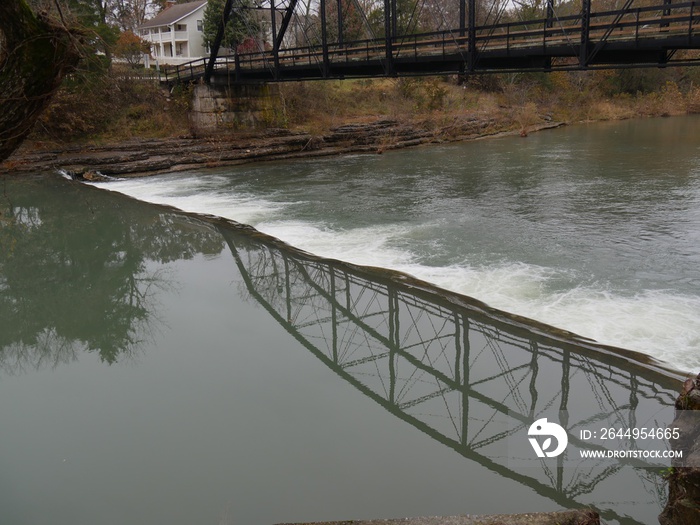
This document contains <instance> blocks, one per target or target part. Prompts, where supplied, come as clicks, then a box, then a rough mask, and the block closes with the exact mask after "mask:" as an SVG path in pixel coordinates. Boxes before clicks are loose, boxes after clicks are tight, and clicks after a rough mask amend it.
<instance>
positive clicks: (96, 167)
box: [0, 116, 563, 180]
mask: <svg viewBox="0 0 700 525" xmlns="http://www.w3.org/2000/svg"><path fill="white" fill-rule="evenodd" d="M561 125H563V124H562V123H560V122H551V121H550V122H542V123H540V124H536V125H533V126H530V127H529V128H528V129H527V132H533V131H539V130H542V129H549V128H554V127H558V126H561ZM503 134H524V133H523V129H522V128H520V127H519V126H517V124H516V123H514V122H508V121H506V122H503V121H498V120H496V119H494V118H490V117H479V116H473V117H459V118H455V119H454V120H453V121H452V122H450V123H449V124H448V125H446V126H441V127H436V126H434V125H433V124H429V123H415V122H411V123H408V122H401V121H398V120H389V119H380V120H375V121H373V122H369V123H351V124H346V125H342V126H339V127H336V128H332V129H331V130H330V131H329V132H328V133H326V134H323V135H312V134H310V133H306V132H302V131H289V130H285V129H268V130H263V131H258V132H245V133H244V132H238V133H232V134H229V135H220V136H216V137H208V138H169V139H142V140H137V139H135V140H131V141H126V142H120V143H115V144H104V145H90V144H85V145H71V146H67V147H47V146H46V145H43V144H41V143H31V142H29V143H27V144H25V145H24V146H23V147H22V148H21V149H20V150H18V151H17V152H16V153H15V154H14V155H13V156H12V157H10V159H8V160H7V161H5V162H4V163H2V164H0V174H22V173H28V172H45V171H51V170H64V171H66V172H67V173H69V174H70V175H72V176H74V177H76V178H83V179H88V180H92V179H99V178H100V176H101V175H107V176H119V177H127V176H132V177H133V176H145V175H151V174H157V173H162V172H166V171H182V170H186V169H196V168H207V167H216V166H226V165H236V164H244V163H248V162H254V161H261V160H284V159H297V158H303V157H320V156H330V155H340V154H344V153H358V152H365V153H383V152H384V151H388V150H392V149H400V148H406V147H411V146H418V145H421V144H430V143H444V142H453V141H461V140H475V139H479V138H484V137H489V136H495V135H503Z"/></svg>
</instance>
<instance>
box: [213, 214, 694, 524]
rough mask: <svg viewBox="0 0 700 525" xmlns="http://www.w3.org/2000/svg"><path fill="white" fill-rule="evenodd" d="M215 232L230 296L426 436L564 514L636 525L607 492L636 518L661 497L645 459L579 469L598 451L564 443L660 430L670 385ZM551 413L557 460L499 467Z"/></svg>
mask: <svg viewBox="0 0 700 525" xmlns="http://www.w3.org/2000/svg"><path fill="white" fill-rule="evenodd" d="M220 231H221V233H222V235H223V237H224V239H225V240H226V242H227V244H228V247H229V249H230V251H231V253H232V255H233V258H234V260H235V263H236V265H237V267H238V270H239V272H240V275H241V276H242V282H243V287H244V290H242V293H243V294H244V295H247V296H249V297H252V298H254V299H255V300H256V301H257V302H258V303H259V304H260V305H262V307H263V308H264V309H265V310H267V312H269V314H270V315H271V316H272V317H273V318H274V319H275V320H276V321H277V322H278V323H279V324H280V325H281V326H282V327H283V328H284V329H285V330H286V331H287V332H288V333H289V334H290V335H291V336H292V337H294V338H295V339H296V340H297V341H299V342H300V343H301V344H302V345H303V346H304V347H305V348H306V349H308V350H309V352H311V354H313V355H314V356H315V357H316V358H318V359H319V360H320V361H322V362H323V363H324V364H325V365H326V366H327V367H328V368H329V369H330V370H332V371H333V372H334V373H335V374H337V375H338V376H340V377H341V378H343V379H344V380H345V381H347V382H348V383H350V384H351V385H353V386H354V387H355V388H357V390H359V391H360V392H362V393H363V394H364V395H366V396H367V397H368V398H369V399H371V400H372V401H374V402H376V403H378V404H379V405H381V406H382V407H384V408H385V409H386V410H388V411H389V412H390V413H391V414H393V415H394V416H396V417H398V418H400V419H402V420H403V421H405V422H407V423H408V424H410V425H411V426H413V427H415V428H416V429H418V430H420V431H422V432H424V433H425V434H427V435H428V436H429V437H430V438H432V439H434V440H436V441H438V442H439V443H442V444H443V445H445V446H447V447H449V448H451V449H453V450H454V451H455V452H457V453H458V454H460V455H462V456H463V457H465V458H467V459H469V460H472V461H475V462H477V463H479V464H481V465H483V466H485V467H486V468H488V469H490V470H492V471H493V472H496V473H497V474H500V475H502V476H504V477H506V478H509V479H512V480H515V481H516V482H519V483H523V484H526V485H527V486H530V487H532V488H533V489H534V490H535V491H536V492H537V493H539V494H540V495H542V496H544V497H547V498H549V499H551V500H552V501H554V502H556V503H557V504H558V505H560V506H562V507H564V508H576V507H580V506H582V505H596V506H598V509H599V511H600V512H601V517H602V518H604V519H605V520H616V522H617V523H620V524H638V523H640V522H641V520H640V521H637V518H635V517H634V516H629V515H625V514H621V513H619V512H618V511H617V510H615V503H614V498H615V496H614V495H615V494H619V492H620V487H625V490H629V492H628V494H634V496H633V500H634V501H635V502H638V503H639V504H638V505H637V506H636V508H637V509H639V511H640V512H641V516H642V517H645V516H647V517H648V515H649V512H650V510H649V506H644V505H643V504H642V500H643V497H642V495H643V494H645V493H646V494H648V495H649V498H650V500H653V501H654V502H656V503H658V501H659V500H663V498H664V496H663V495H661V494H660V493H662V492H663V491H664V488H663V483H661V484H655V482H654V481H653V479H654V475H653V474H650V473H649V471H648V469H647V468H646V467H648V466H649V465H648V464H646V463H643V462H636V463H634V464H633V465H632V464H626V463H625V461H619V462H617V463H615V462H613V461H611V460H607V459H606V460H586V461H585V462H580V461H581V460H577V459H576V458H577V457H579V452H578V451H579V450H586V449H588V450H597V449H601V450H603V449H602V448H601V447H600V446H598V445H596V444H592V443H589V442H586V441H584V440H581V439H578V438H577V437H576V436H579V435H580V434H579V430H580V429H586V428H587V429H590V428H597V427H598V426H600V425H611V426H614V427H616V428H634V427H652V426H653V427H655V428H658V427H659V426H661V427H664V428H665V425H666V424H668V423H670V422H671V420H672V419H673V417H674V408H673V404H674V399H675V397H676V395H677V389H678V386H679V385H680V381H679V378H678V377H676V376H674V375H673V374H670V373H666V372H664V371H661V370H660V369H658V368H655V367H654V366H653V365H645V364H642V363H640V362H637V361H635V360H634V359H628V358H626V357H624V356H623V355H620V354H616V353H614V352H611V351H609V349H605V348H604V347H599V346H596V345H593V344H588V343H586V342H585V341H583V340H578V341H576V340H575V338H569V339H568V340H567V338H566V337H561V336H551V335H547V333H546V330H545V329H544V328H543V327H542V326H539V327H538V326H537V325H536V323H533V324H532V325H530V326H528V325H527V324H525V323H524V322H522V320H520V321H517V320H514V319H513V318H510V317H509V316H508V315H507V314H502V313H500V314H499V313H498V312H496V311H488V310H489V309H488V307H485V305H482V307H478V305H477V306H474V305H472V306H469V303H468V302H463V303H462V304H461V305H460V304H459V302H460V299H459V296H450V294H448V293H446V294H445V295H439V294H437V293H435V292H432V291H430V290H429V289H428V288H427V287H422V285H421V284H420V283H419V284H415V283H413V285H411V283H412V281H411V280H410V278H407V277H397V276H396V275H398V274H395V275H394V277H393V278H392V277H391V276H390V275H387V274H386V273H382V272H381V271H375V272H372V271H367V270H366V269H360V268H354V267H352V266H348V265H342V264H340V263H337V262H332V261H327V260H323V259H319V258H314V257H312V256H308V255H306V254H303V253H296V252H294V251H289V250H287V249H286V248H278V247H276V246H275V244H269V243H267V242H259V241H258V240H256V239H254V238H248V237H244V236H240V235H238V234H236V233H234V232H233V231H232V230H231V229H230V228H229V227H228V226H226V227H222V228H220ZM450 297H452V299H450ZM461 301H465V300H464V298H462V299H461ZM474 304H477V303H476V302H475V303H474ZM553 333H554V332H553ZM552 411H554V413H555V414H557V413H558V414H560V416H561V417H566V418H567V419H566V420H565V421H563V420H560V423H561V424H562V425H563V426H565V427H566V428H567V430H568V432H569V435H570V438H569V448H567V452H566V454H567V456H566V457H567V459H566V460H565V461H564V460H563V459H561V458H562V457H563V456H560V457H559V458H557V460H556V463H555V464H552V463H551V460H550V461H549V463H547V462H545V461H540V460H538V459H537V458H534V464H529V465H524V464H522V463H520V461H519V458H513V455H514V454H517V451H516V450H515V449H514V448H513V443H514V442H517V443H521V444H523V445H524V446H525V447H526V449H525V450H526V452H527V451H529V457H532V455H533V454H532V449H527V447H529V443H527V441H526V440H525V438H524V436H526V435H527V431H528V428H529V426H530V425H531V424H532V423H533V422H534V421H535V420H536V419H539V418H540V417H542V414H550V415H551V413H552ZM562 411H564V412H562ZM658 445H659V444H658V442H657V443H655V444H654V446H658ZM635 446H636V445H635ZM639 446H643V445H639ZM520 459H522V458H520ZM524 467H525V468H524ZM527 467H532V468H527ZM657 479H658V478H657ZM623 492H624V491H623ZM623 498H624V496H623ZM600 502H607V504H609V505H610V507H609V508H605V506H606V505H605V504H603V505H600ZM651 509H652V510H651V512H654V511H655V512H654V514H657V513H658V512H659V511H660V508H659V509H654V507H653V504H652V507H651ZM645 513H646V514H645ZM608 522H609V521H608Z"/></svg>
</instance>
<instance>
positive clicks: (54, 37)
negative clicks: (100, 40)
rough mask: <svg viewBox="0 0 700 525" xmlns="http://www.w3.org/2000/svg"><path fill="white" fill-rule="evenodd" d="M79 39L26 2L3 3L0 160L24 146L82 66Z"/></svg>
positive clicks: (6, 0)
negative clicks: (66, 78) (68, 79)
mask: <svg viewBox="0 0 700 525" xmlns="http://www.w3.org/2000/svg"><path fill="white" fill-rule="evenodd" d="M78 38H79V37H78V35H77V33H75V32H71V31H70V30H69V29H67V28H66V27H65V25H63V24H61V23H59V22H57V21H55V20H51V19H50V18H49V16H48V14H46V13H39V14H35V13H34V12H33V11H32V10H31V9H30V8H29V6H28V5H27V2H26V0H1V1H0V161H3V160H5V159H6V158H7V157H9V156H10V155H11V154H12V152H13V151H14V150H15V149H17V148H18V147H19V145H20V144H21V143H22V141H23V140H24V139H25V138H26V136H27V135H28V134H29V132H30V130H31V129H32V126H33V125H34V122H36V119H37V118H38V117H39V115H40V113H41V111H42V110H43V109H44V108H45V107H46V105H47V104H48V103H49V101H50V99H51V96H52V95H53V94H54V92H55V91H56V89H57V88H58V86H59V85H60V83H61V80H62V79H63V77H64V76H65V75H66V74H67V73H69V72H70V71H71V70H72V69H73V68H74V67H75V65H76V64H77V62H78V59H79V58H80V55H79V50H78V43H79V42H78Z"/></svg>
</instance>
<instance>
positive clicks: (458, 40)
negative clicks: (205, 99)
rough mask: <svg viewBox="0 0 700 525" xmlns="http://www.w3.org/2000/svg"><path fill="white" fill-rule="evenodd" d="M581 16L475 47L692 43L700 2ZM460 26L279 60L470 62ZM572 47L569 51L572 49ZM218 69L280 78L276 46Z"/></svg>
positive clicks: (173, 77) (180, 73)
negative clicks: (460, 59)
mask: <svg viewBox="0 0 700 525" xmlns="http://www.w3.org/2000/svg"><path fill="white" fill-rule="evenodd" d="M581 20H582V18H581V15H580V14H576V15H567V16H562V17H556V18H538V19H532V20H524V21H514V22H500V23H496V24H488V25H483V26H479V27H477V28H476V31H475V33H474V34H475V49H476V52H477V57H478V54H480V53H484V52H497V53H505V55H506V56H508V55H509V54H510V53H511V52H522V51H523V50H528V49H532V50H534V49H540V50H541V51H542V52H546V50H547V49H553V48H558V50H559V53H558V56H569V57H572V58H575V57H578V56H579V54H580V48H581V43H582V42H584V41H585V42H588V43H589V44H590V45H594V46H597V47H598V48H600V47H601V46H603V45H604V44H605V43H610V42H626V43H630V42H634V43H635V45H638V44H639V42H640V41H641V40H644V39H655V38H667V39H668V38H671V37H686V38H687V43H688V45H690V44H691V42H692V39H693V37H694V36H696V31H697V26H698V23H700V2H696V1H692V2H683V3H677V4H661V5H653V6H644V7H634V8H632V7H628V8H626V9H617V10H607V11H600V12H593V13H591V14H590V23H589V24H588V30H587V33H586V35H585V39H583V38H582V37H583V35H582V31H585V29H583V28H582V27H583V26H582V23H581ZM459 33H460V31H459V30H458V29H455V30H445V31H435V32H428V33H420V34H415V35H402V36H399V37H397V38H395V39H393V40H392V41H391V42H390V45H391V51H390V53H387V41H386V40H385V39H384V38H376V39H367V40H357V41H352V42H347V43H344V44H342V45H340V44H330V45H328V46H326V48H325V49H324V47H323V46H321V45H316V46H307V47H293V48H285V49H283V50H280V51H279V53H278V55H277V64H279V68H280V70H284V69H286V70H294V69H295V68H305V69H308V68H318V69H319V70H320V71H323V69H324V68H327V67H329V66H333V65H338V64H343V63H345V64H347V63H351V62H355V63H358V64H360V63H363V62H364V63H373V62H374V63H384V62H386V61H387V60H393V61H410V60H414V61H418V60H419V59H421V58H424V59H425V58H430V57H437V56H442V57H447V56H451V57H458V56H459V55H462V57H463V58H464V61H465V62H466V61H467V54H468V50H469V47H470V46H469V38H468V37H467V36H460V34H459ZM567 48H569V51H568V52H567ZM206 64H207V59H199V60H195V61H192V62H189V63H186V64H182V65H180V66H177V67H175V68H173V69H172V70H168V71H166V78H167V79H168V81H169V82H183V81H187V80H193V79H196V78H199V77H201V76H203V74H204V70H205V68H206ZM215 68H216V69H217V70H228V71H235V73H236V74H237V75H244V74H245V73H246V72H254V71H255V72H260V71H266V70H267V71H269V72H270V76H271V78H276V76H277V74H276V72H275V56H274V54H273V52H272V51H265V52H252V53H240V54H238V55H237V56H235V57H231V56H225V57H218V58H217V60H216V66H215Z"/></svg>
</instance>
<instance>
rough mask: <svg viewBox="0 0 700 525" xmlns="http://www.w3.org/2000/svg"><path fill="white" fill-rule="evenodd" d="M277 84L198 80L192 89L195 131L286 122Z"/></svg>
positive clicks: (191, 116)
mask: <svg viewBox="0 0 700 525" xmlns="http://www.w3.org/2000/svg"><path fill="white" fill-rule="evenodd" d="M281 107H282V105H281V103H280V95H279V87H278V86H277V85H275V84H241V85H226V86H222V85H216V84H212V85H207V84H197V85H195V86H194V90H193V92H192V104H191V109H190V112H189V121H190V127H191V129H192V131H193V133H195V134H196V135H212V134H217V133H221V132H225V131H231V130H242V129H256V128H261V127H269V126H279V125H281V124H283V122H282V120H283V115H282V112H281Z"/></svg>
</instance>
